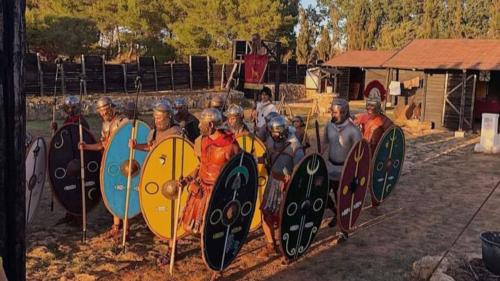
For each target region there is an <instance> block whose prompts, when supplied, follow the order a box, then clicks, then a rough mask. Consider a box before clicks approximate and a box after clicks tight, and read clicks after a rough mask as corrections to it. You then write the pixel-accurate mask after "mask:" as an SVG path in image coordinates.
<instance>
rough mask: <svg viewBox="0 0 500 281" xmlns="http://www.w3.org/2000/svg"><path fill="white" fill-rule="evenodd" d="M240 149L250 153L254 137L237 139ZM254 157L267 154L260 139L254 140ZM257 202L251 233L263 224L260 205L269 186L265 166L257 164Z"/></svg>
mask: <svg viewBox="0 0 500 281" xmlns="http://www.w3.org/2000/svg"><path fill="white" fill-rule="evenodd" d="M236 140H237V141H238V144H239V145H240V147H241V148H242V149H243V150H245V151H246V152H248V153H250V149H251V147H252V137H251V136H239V137H237V138H236ZM253 146H254V148H253V155H254V156H255V157H261V156H263V155H264V153H265V152H266V146H265V145H264V143H263V142H262V141H261V140H259V139H258V138H254V144H253ZM257 174H258V178H257V183H258V188H257V201H256V203H255V213H254V215H253V219H252V225H251V226H250V231H255V230H257V229H259V228H260V226H261V224H262V212H261V210H260V205H261V204H262V198H263V196H264V189H265V188H266V184H267V178H268V174H267V170H266V167H265V165H264V164H257Z"/></svg>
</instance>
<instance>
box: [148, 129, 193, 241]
mask: <svg viewBox="0 0 500 281" xmlns="http://www.w3.org/2000/svg"><path fill="white" fill-rule="evenodd" d="M183 151H184V152H183ZM183 157H184V161H183V159H182V158H183ZM198 164H199V161H198V157H196V155H195V152H194V149H193V144H192V143H191V142H189V141H188V140H187V138H185V139H184V140H183V138H182V137H180V136H170V137H168V138H166V139H164V140H163V141H161V142H160V143H158V144H157V145H156V146H155V147H154V148H153V149H152V150H151V151H150V152H149V155H148V157H147V158H146V161H145V162H144V168H143V169H142V176H141V182H140V185H139V198H140V203H141V204H140V205H141V210H142V215H143V216H144V219H145V220H146V223H147V225H148V227H149V229H150V230H151V231H152V232H153V233H154V234H155V235H156V236H158V237H161V238H163V239H171V238H172V237H173V236H174V227H175V212H176V209H177V204H179V203H178V202H177V196H178V190H177V187H176V182H177V181H178V180H179V179H180V177H181V175H182V176H184V177H185V176H187V175H189V174H191V173H192V172H193V171H194V170H195V169H196V168H197V167H198ZM181 192H182V194H181V201H180V204H181V210H182V209H183V207H184V206H185V205H186V202H187V198H188V191H187V189H183V190H182V191H181ZM184 235H185V232H184V228H183V227H178V229H177V237H182V236H184Z"/></svg>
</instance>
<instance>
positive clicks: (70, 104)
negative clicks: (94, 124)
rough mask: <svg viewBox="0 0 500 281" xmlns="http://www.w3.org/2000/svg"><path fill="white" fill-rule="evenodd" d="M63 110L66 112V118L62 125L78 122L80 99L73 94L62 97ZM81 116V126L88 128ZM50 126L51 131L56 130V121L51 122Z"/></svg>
mask: <svg viewBox="0 0 500 281" xmlns="http://www.w3.org/2000/svg"><path fill="white" fill-rule="evenodd" d="M62 108H63V111H64V113H66V119H65V120H64V123H63V125H68V124H78V120H79V119H80V116H81V108H80V99H79V98H78V97H75V96H68V97H66V98H65V99H64V104H63V107H62ZM81 118H82V126H83V127H84V128H85V129H89V123H88V122H87V120H85V118H84V117H83V116H81ZM50 127H51V129H52V130H53V131H57V129H58V126H57V122H52V123H51V124H50Z"/></svg>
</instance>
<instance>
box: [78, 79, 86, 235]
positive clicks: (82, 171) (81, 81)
mask: <svg viewBox="0 0 500 281" xmlns="http://www.w3.org/2000/svg"><path fill="white" fill-rule="evenodd" d="M84 83H85V75H83V74H82V75H81V76H80V101H79V102H80V108H82V100H83V84H84ZM82 115H83V110H82V112H80V115H79V116H78V131H79V134H80V143H82V142H83V126H82ZM83 157H84V153H83V149H80V178H81V185H82V242H83V243H85V242H86V240H87V202H86V197H85V196H86V192H85V161H84V158H83Z"/></svg>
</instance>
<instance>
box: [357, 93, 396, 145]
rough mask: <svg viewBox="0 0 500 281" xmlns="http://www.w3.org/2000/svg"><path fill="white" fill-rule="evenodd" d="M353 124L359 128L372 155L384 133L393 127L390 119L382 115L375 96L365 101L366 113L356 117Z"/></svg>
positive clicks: (380, 106) (378, 100) (379, 101)
mask: <svg viewBox="0 0 500 281" xmlns="http://www.w3.org/2000/svg"><path fill="white" fill-rule="evenodd" d="M354 123H355V124H356V125H358V126H360V127H361V132H362V133H363V138H364V139H365V140H366V141H367V142H368V143H369V144H370V148H371V153H372V154H373V153H374V152H375V149H376V148H377V144H378V142H379V141H380V138H381V137H382V135H383V134H384V132H385V131H386V130H387V129H388V128H389V127H391V126H392V125H393V122H392V121H391V119H389V118H387V116H385V115H384V114H383V113H382V104H381V100H380V97H377V96H370V97H368V98H367V99H366V112H365V113H362V114H359V115H358V116H356V119H355V120H354Z"/></svg>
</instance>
